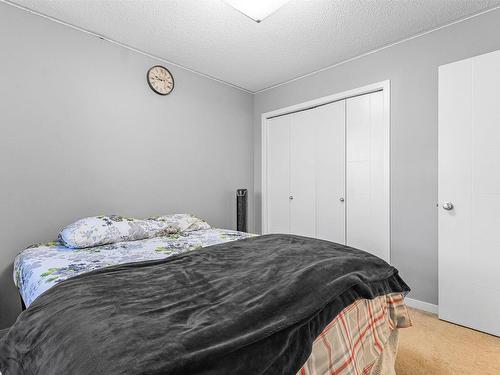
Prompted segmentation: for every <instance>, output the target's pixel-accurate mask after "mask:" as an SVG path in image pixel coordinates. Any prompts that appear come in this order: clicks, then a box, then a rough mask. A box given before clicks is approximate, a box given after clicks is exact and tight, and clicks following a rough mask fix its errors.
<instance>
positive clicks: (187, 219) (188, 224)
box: [152, 214, 211, 233]
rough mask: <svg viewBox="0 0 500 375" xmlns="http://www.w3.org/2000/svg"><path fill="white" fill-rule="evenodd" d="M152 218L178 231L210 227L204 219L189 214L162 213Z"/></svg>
mask: <svg viewBox="0 0 500 375" xmlns="http://www.w3.org/2000/svg"><path fill="white" fill-rule="evenodd" d="M152 219H153V220H156V221H159V222H163V223H165V225H166V226H167V228H175V229H177V231H178V232H180V233H181V232H192V231H195V230H202V229H210V228H211V226H210V225H209V224H208V223H207V222H206V221H204V220H202V219H200V218H197V217H196V216H194V215H191V214H173V215H164V216H157V217H155V218H152Z"/></svg>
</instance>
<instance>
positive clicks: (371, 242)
mask: <svg viewBox="0 0 500 375" xmlns="http://www.w3.org/2000/svg"><path fill="white" fill-rule="evenodd" d="M346 124H347V125H346V129H347V130H346V132H347V134H346V158H347V160H346V186H347V193H346V203H347V204H346V206H347V212H346V226H347V245H349V246H352V247H355V248H358V249H362V250H365V251H368V252H370V253H372V254H374V255H376V256H378V257H380V258H382V259H384V260H386V261H389V245H390V231H389V225H390V222H389V220H390V219H389V128H388V127H387V122H386V121H385V119H384V92H383V91H379V92H374V93H371V94H366V95H361V96H357V97H354V98H350V99H347V101H346Z"/></svg>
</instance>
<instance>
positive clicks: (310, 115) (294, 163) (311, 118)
mask: <svg viewBox="0 0 500 375" xmlns="http://www.w3.org/2000/svg"><path fill="white" fill-rule="evenodd" d="M290 117H291V121H292V124H291V130H290V139H291V148H290V198H291V199H290V233H292V234H297V235H301V236H308V237H315V236H316V157H315V139H316V131H315V130H316V129H315V128H316V118H317V113H316V111H315V110H314V109H310V110H307V111H302V112H297V113H294V114H293V115H290Z"/></svg>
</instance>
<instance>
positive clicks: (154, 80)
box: [146, 65, 174, 95]
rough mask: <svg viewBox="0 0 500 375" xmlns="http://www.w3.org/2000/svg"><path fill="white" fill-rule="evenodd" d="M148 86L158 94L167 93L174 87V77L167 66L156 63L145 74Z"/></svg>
mask: <svg viewBox="0 0 500 375" xmlns="http://www.w3.org/2000/svg"><path fill="white" fill-rule="evenodd" d="M146 77H147V80H148V84H149V87H151V90H153V91H154V92H156V93H157V94H159V95H168V94H170V93H171V92H172V90H173V89H174V77H172V74H171V73H170V72H169V71H168V69H167V68H165V67H163V66H160V65H156V66H153V67H152V68H151V69H149V70H148V73H147V75H146Z"/></svg>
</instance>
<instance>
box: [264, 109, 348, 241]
mask: <svg viewBox="0 0 500 375" xmlns="http://www.w3.org/2000/svg"><path fill="white" fill-rule="evenodd" d="M266 150H267V163H266V164H267V167H266V169H267V189H266V190H267V201H266V203H267V231H266V233H292V234H297V235H302V236H309V237H316V238H322V239H326V240H330V241H334V242H338V243H345V205H344V202H343V197H344V189H345V102H344V101H339V102H335V103H331V104H327V105H323V106H320V107H317V108H314V109H309V110H305V111H301V112H296V113H292V114H289V115H284V116H279V117H275V118H273V119H270V120H269V121H268V126H267V144H266Z"/></svg>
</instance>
